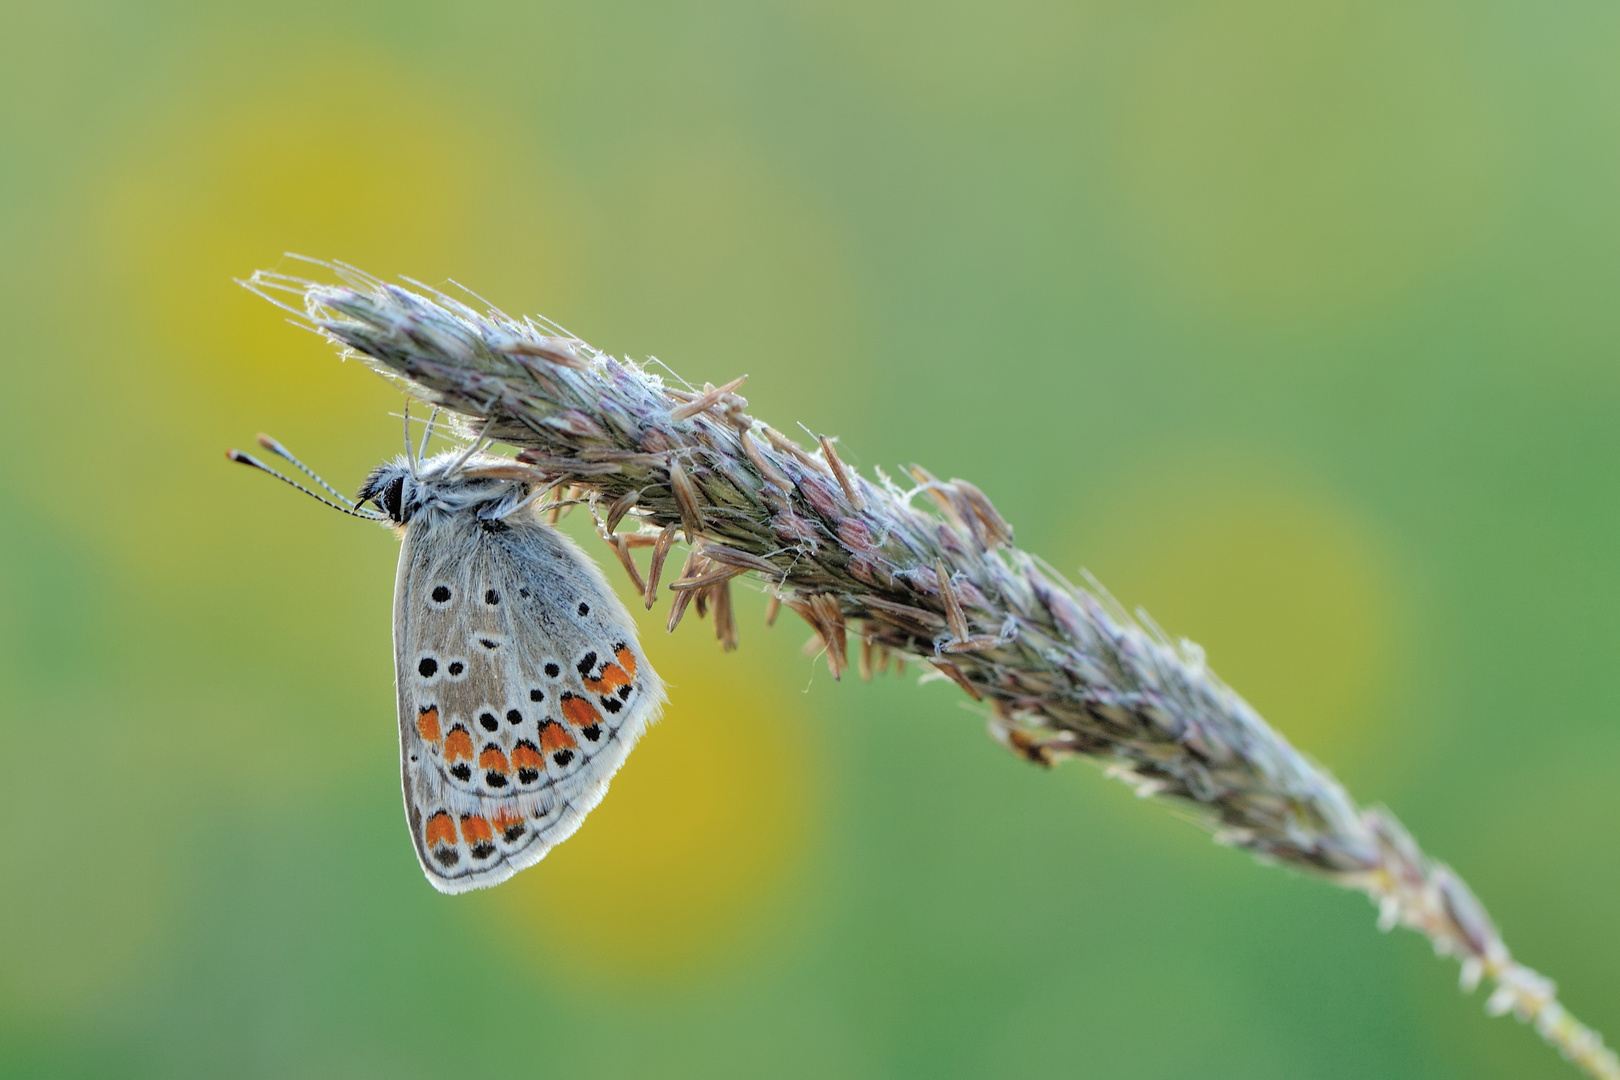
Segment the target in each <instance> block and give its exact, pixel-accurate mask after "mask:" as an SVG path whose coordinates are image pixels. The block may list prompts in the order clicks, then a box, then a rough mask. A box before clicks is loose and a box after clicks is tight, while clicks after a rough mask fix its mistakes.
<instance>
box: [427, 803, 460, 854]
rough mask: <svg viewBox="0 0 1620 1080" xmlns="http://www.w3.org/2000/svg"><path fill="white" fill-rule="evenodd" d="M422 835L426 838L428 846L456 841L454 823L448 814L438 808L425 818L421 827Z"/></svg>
mask: <svg viewBox="0 0 1620 1080" xmlns="http://www.w3.org/2000/svg"><path fill="white" fill-rule="evenodd" d="M422 835H423V836H425V837H426V838H427V844H428V847H432V846H433V845H434V844H454V843H455V842H456V823H455V822H453V821H451V820H450V815H449V814H447V813H445V812H444V811H443V810H440V811H439V812H438V813H437V814H434V815H433V816H432V817H430V818H428V819H427V824H426V825H425V826H423V828H422Z"/></svg>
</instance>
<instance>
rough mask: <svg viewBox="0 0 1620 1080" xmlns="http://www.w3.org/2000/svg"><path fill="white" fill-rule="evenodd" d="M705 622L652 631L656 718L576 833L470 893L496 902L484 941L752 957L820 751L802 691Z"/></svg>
mask: <svg viewBox="0 0 1620 1080" xmlns="http://www.w3.org/2000/svg"><path fill="white" fill-rule="evenodd" d="M655 614H656V615H660V616H664V617H667V609H666V608H665V606H664V605H660V607H659V610H658V611H657V612H655ZM708 630H709V626H708V624H707V623H699V622H696V621H695V620H693V619H692V616H691V613H690V612H689V613H688V615H687V622H686V623H684V624H683V625H682V626H681V628H680V629H679V631H677V633H676V634H675V635H673V636H672V637H666V636H663V635H662V633H661V632H657V636H653V635H652V634H648V640H647V641H646V644H647V645H648V651H649V652H650V654H651V659H652V661H653V662H654V663H655V664H656V665H658V669H659V672H660V674H661V675H662V676H663V678H664V679H665V681H666V682H667V683H669V684H670V703H669V705H668V706H667V707H666V709H665V711H664V719H663V720H662V721H661V722H660V723H658V724H657V725H656V726H654V727H653V728H652V730H651V731H649V732H648V733H647V734H646V735H645V736H644V737H643V738H642V740H641V742H640V743H639V744H638V745H637V747H636V749H635V751H634V753H632V754H631V755H630V759H629V761H628V762H627V763H626V764H625V766H624V768H623V769H622V770H621V772H620V774H619V776H618V777H617V778H616V779H615V780H614V781H613V786H612V789H611V790H610V791H609V792H608V796H607V798H606V799H604V800H603V801H602V804H601V806H599V807H597V809H596V810H595V811H593V812H592V814H591V816H590V817H589V818H588V819H586V821H585V824H584V826H583V827H582V828H581V829H580V831H579V832H578V833H577V834H576V835H575V836H574V837H573V838H572V839H570V840H568V841H567V842H566V843H564V844H563V845H562V846H560V847H559V848H557V850H556V851H554V852H552V853H551V854H550V855H548V856H547V857H546V859H545V860H544V861H543V862H541V863H540V865H539V866H537V867H535V868H534V869H532V870H528V871H525V872H524V873H522V874H519V875H518V876H517V877H515V878H513V879H512V880H511V881H509V882H506V883H505V884H503V885H500V886H498V887H497V888H496V889H494V890H493V891H492V892H490V893H482V894H478V895H477V896H475V897H474V898H472V899H471V900H470V902H471V903H475V904H480V905H484V904H487V905H492V906H493V907H495V908H498V909H499V910H498V912H491V915H492V917H491V918H489V919H488V920H487V922H486V923H485V925H487V926H488V927H490V928H491V929H492V930H497V931H498V932H499V937H498V938H496V939H494V940H492V941H491V945H492V946H493V947H495V948H498V949H500V950H502V951H503V952H505V951H507V950H512V949H516V950H517V951H519V952H520V953H523V954H525V955H526V956H527V958H528V959H530V960H532V961H534V967H533V970H536V971H547V972H548V973H551V972H555V971H556V965H557V964H559V963H561V964H563V965H565V966H566V969H567V973H568V975H569V976H570V977H572V978H584V979H591V980H608V981H613V980H623V979H632V980H639V979H647V978H657V977H660V976H666V975H673V974H677V973H685V972H691V971H694V970H713V969H718V968H727V967H734V966H738V965H746V964H747V963H748V962H749V960H750V957H751V954H753V953H754V952H756V951H757V950H759V949H760V948H761V947H762V946H763V945H764V944H765V942H766V940H767V938H768V937H769V938H773V939H774V938H775V937H776V935H774V934H768V933H767V931H769V930H770V929H772V928H773V927H778V926H779V924H780V922H781V920H782V919H783V918H784V917H786V910H785V909H786V908H787V907H788V906H789V893H790V890H789V888H788V886H789V885H790V883H791V881H792V878H793V876H794V871H796V870H799V869H801V868H802V865H803V862H804V860H805V857H806V855H807V853H808V849H809V839H810V834H809V827H810V821H811V805H810V803H811V793H812V790H813V788H814V783H813V773H814V766H813V764H812V755H813V754H814V752H815V751H814V748H813V747H812V746H811V745H810V743H809V739H808V733H807V727H806V723H805V720H804V717H803V716H802V715H801V714H800V711H799V708H800V707H799V705H798V703H797V695H795V694H794V693H793V692H792V690H791V689H786V690H784V689H783V686H784V684H782V683H780V682H776V681H773V680H771V679H770V678H769V676H768V675H763V674H760V673H758V672H757V671H755V670H754V669H753V668H751V667H750V660H749V658H748V657H747V655H746V654H745V653H733V654H730V655H726V654H722V653H721V652H720V650H719V646H718V645H717V644H716V643H715V642H714V641H713V640H712V638H710V637H709V635H708ZM744 647H745V648H746V645H745V646H744ZM754 662H755V663H756V664H757V659H756V660H755V661H754Z"/></svg>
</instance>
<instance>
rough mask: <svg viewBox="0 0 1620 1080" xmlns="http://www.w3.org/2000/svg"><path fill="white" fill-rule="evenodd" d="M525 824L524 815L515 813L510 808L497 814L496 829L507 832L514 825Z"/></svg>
mask: <svg viewBox="0 0 1620 1080" xmlns="http://www.w3.org/2000/svg"><path fill="white" fill-rule="evenodd" d="M521 824H523V815H522V814H514V813H512V811H510V810H500V811H497V812H496V814H495V831H496V832H505V831H506V830H507V829H510V828H511V827H512V826H514V825H521Z"/></svg>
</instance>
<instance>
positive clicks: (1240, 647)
mask: <svg viewBox="0 0 1620 1080" xmlns="http://www.w3.org/2000/svg"><path fill="white" fill-rule="evenodd" d="M1134 479H1135V481H1136V482H1135V483H1134V484H1132V486H1131V487H1130V488H1129V489H1127V490H1126V492H1122V493H1120V494H1118V495H1116V496H1115V498H1114V499H1112V500H1108V501H1105V502H1104V503H1103V504H1102V505H1101V506H1100V507H1099V508H1098V509H1097V510H1096V511H1094V512H1093V513H1092V514H1091V515H1090V516H1089V517H1090V520H1092V521H1095V522H1098V523H1099V524H1098V525H1096V526H1094V527H1092V528H1091V529H1089V530H1086V532H1087V534H1088V536H1089V539H1088V540H1087V542H1086V543H1085V545H1084V551H1083V553H1082V554H1083V557H1082V558H1081V559H1079V560H1073V559H1071V560H1070V563H1071V564H1072V563H1073V562H1075V561H1079V562H1082V563H1084V564H1085V565H1087V566H1089V567H1090V568H1091V569H1092V570H1093V572H1095V573H1096V574H1097V576H1098V578H1099V579H1100V580H1101V581H1102V582H1103V584H1104V585H1105V586H1107V587H1108V588H1109V589H1110V590H1111V591H1112V592H1113V593H1114V594H1115V595H1116V596H1117V597H1118V598H1119V599H1120V601H1121V602H1122V603H1124V604H1125V605H1126V607H1127V608H1129V609H1132V610H1134V609H1135V608H1136V607H1137V606H1141V607H1144V608H1146V609H1147V612H1148V614H1149V615H1151V616H1152V617H1153V619H1154V621H1156V622H1157V623H1159V625H1161V626H1162V627H1163V628H1164V629H1165V631H1166V632H1167V633H1169V634H1170V635H1171V636H1173V637H1187V638H1190V639H1192V640H1193V641H1196V642H1198V643H1199V644H1200V645H1202V646H1204V648H1205V650H1206V651H1207V653H1208V657H1209V663H1210V667H1211V668H1213V669H1214V670H1215V671H1216V672H1217V673H1218V674H1219V675H1220V676H1221V678H1222V679H1224V680H1225V681H1226V682H1227V683H1228V684H1229V685H1231V686H1232V687H1233V689H1235V690H1236V691H1237V692H1238V693H1239V694H1241V695H1243V697H1244V698H1246V699H1247V700H1248V701H1249V702H1250V704H1252V705H1254V707H1255V708H1257V709H1258V710H1260V713H1261V715H1263V716H1264V717H1265V718H1266V719H1267V721H1269V722H1270V723H1271V724H1272V725H1273V726H1274V727H1276V728H1277V729H1278V730H1280V731H1281V732H1282V733H1283V734H1284V735H1286V736H1287V737H1288V738H1289V740H1290V741H1291V742H1293V743H1294V744H1295V745H1296V746H1298V747H1299V748H1300V749H1302V750H1305V751H1306V752H1308V753H1310V754H1312V755H1314V756H1317V757H1319V758H1321V759H1322V760H1324V761H1325V762H1327V763H1328V764H1329V765H1330V766H1331V765H1333V764H1334V763H1337V762H1345V761H1350V760H1353V759H1354V758H1356V757H1357V756H1359V755H1365V754H1369V753H1372V752H1374V751H1375V750H1376V749H1377V747H1378V745H1379V741H1380V733H1381V730H1382V725H1383V723H1384V718H1383V716H1382V714H1381V713H1379V712H1377V711H1375V709H1374V706H1375V704H1376V703H1377V702H1378V699H1379V694H1380V692H1381V691H1382V690H1383V689H1384V687H1385V686H1386V685H1387V684H1388V681H1389V679H1390V676H1391V667H1392V664H1393V661H1394V655H1395V649H1394V640H1393V639H1394V634H1395V628H1394V624H1395V621H1396V608H1397V606H1398V601H1397V599H1396V597H1395V595H1394V591H1393V586H1392V585H1391V583H1390V575H1389V572H1388V571H1387V569H1386V563H1385V559H1384V558H1383V556H1382V553H1381V551H1380V549H1379V546H1378V545H1377V544H1376V543H1375V542H1374V541H1373V539H1372V538H1371V536H1370V535H1369V531H1368V529H1367V527H1366V525H1365V524H1364V523H1363V522H1360V521H1358V520H1357V519H1356V518H1355V517H1354V515H1353V514H1351V513H1350V512H1348V511H1347V510H1345V509H1344V508H1342V507H1340V506H1336V505H1334V504H1333V503H1332V502H1330V501H1328V500H1326V499H1324V498H1321V497H1319V496H1317V495H1316V494H1314V493H1311V492H1310V490H1309V488H1308V487H1307V486H1306V485H1305V484H1303V483H1301V482H1299V481H1298V480H1296V479H1295V478H1291V477H1288V476H1286V475H1283V474H1280V473H1278V472H1277V471H1275V470H1270V469H1267V468H1265V467H1264V466H1256V465H1254V464H1253V463H1248V464H1247V465H1245V464H1244V463H1225V464H1224V465H1215V466H1213V467H1208V468H1207V469H1205V470H1197V471H1195V472H1194V473H1193V475H1187V472H1186V467H1185V463H1180V462H1178V463H1177V465H1176V466H1175V467H1174V469H1173V470H1166V471H1165V472H1163V473H1154V474H1147V475H1143V476H1139V477H1136V478H1134Z"/></svg>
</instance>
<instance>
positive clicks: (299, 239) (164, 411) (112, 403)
mask: <svg viewBox="0 0 1620 1080" xmlns="http://www.w3.org/2000/svg"><path fill="white" fill-rule="evenodd" d="M217 82H218V84H219V86H220V90H219V92H218V93H217V95H215V96H213V97H207V96H204V95H192V96H191V97H188V98H185V99H176V100H174V101H173V102H172V103H171V109H170V111H168V112H162V113H158V114H154V115H151V116H148V117H145V118H143V120H142V121H141V122H140V124H139V125H138V131H137V133H135V134H134V135H132V137H131V138H130V139H128V140H127V141H126V143H125V145H124V147H123V149H122V150H121V151H119V152H118V153H117V154H116V155H115V156H114V157H113V158H112V159H111V160H109V161H107V162H105V164H104V166H103V167H102V168H100V169H99V170H98V171H97V176H98V180H97V181H96V183H95V185H94V187H93V188H92V190H91V191H90V192H88V193H87V199H88V200H89V202H90V204H91V205H90V207H89V216H90V217H91V218H92V219H93V220H94V221H95V222H96V227H95V228H94V229H92V230H90V236H91V237H92V239H89V240H87V241H86V242H87V243H93V244H95V245H97V247H98V249H97V250H95V251H93V252H89V253H87V256H88V258H89V260H90V261H91V262H92V263H93V264H94V265H96V266H97V267H98V268H99V270H100V275H101V276H100V277H99V279H97V280H96V282H95V285H96V286H97V287H99V288H101V289H103V290H104V291H105V293H106V295H104V296H102V297H100V298H99V302H100V303H102V304H103V305H105V307H106V308H107V309H109V310H111V311H113V312H117V313H119V314H120V315H121V316H122V317H124V318H125V319H127V320H128V321H129V322H130V323H131V324H132V325H133V327H134V329H132V330H130V331H128V332H126V333H124V334H122V335H121V337H120V340H119V343H120V347H122V345H123V343H124V342H129V343H131V346H132V348H133V351H132V352H131V351H125V352H120V353H119V355H118V356H117V358H116V360H117V362H116V363H109V364H107V365H106V367H107V370H106V371H105V372H103V373H102V374H103V376H104V377H105V379H106V380H108V382H107V385H108V388H109V392H108V393H107V394H105V395H104V396H100V397H96V398H91V399H89V400H88V402H87V404H88V405H89V406H90V407H91V408H99V409H101V410H104V411H105V413H106V415H104V416H95V417H91V418H88V419H87V420H86V421H85V425H86V426H87V427H100V428H101V429H102V430H103V431H106V432H113V433H121V434H122V436H123V438H125V439H129V440H137V439H138V440H139V441H140V442H141V443H142V444H143V445H145V446H146V447H147V448H148V450H149V452H151V453H161V454H163V455H164V456H165V457H167V458H168V459H169V460H170V467H169V468H168V469H166V476H167V478H168V482H167V483H166V484H164V485H162V486H161V487H158V488H155V489H154V488H153V487H150V486H145V487H139V488H135V489H132V490H135V491H138V496H137V495H133V494H132V495H131V496H130V505H129V506H127V507H123V506H118V507H111V508H109V507H106V506H102V507H98V508H97V509H98V512H102V513H105V512H106V511H107V510H109V509H112V510H114V511H115V512H117V513H118V514H119V515H120V516H122V515H123V514H124V513H125V512H126V511H127V515H128V516H127V517H123V520H126V521H138V520H140V519H141V518H148V519H151V520H154V521H161V522H164V523H166V524H167V525H169V526H171V527H168V528H148V529H140V528H137V529H131V530H129V531H128V532H126V533H125V534H124V537H123V543H122V547H123V548H125V549H128V550H126V554H127V555H128V556H131V557H132V558H131V561H132V562H134V563H136V564H138V565H140V566H142V567H143V568H147V567H150V568H154V569H157V570H159V571H161V570H163V569H172V570H174V571H177V572H179V573H181V574H192V573H194V572H195V570H196V568H197V566H198V560H199V557H200V558H201V559H202V560H204V561H205V562H206V560H207V559H208V558H209V557H210V555H211V554H219V553H223V554H224V555H225V556H227V557H230V558H235V557H237V556H238V555H239V554H240V547H239V545H236V544H230V543H228V542H227V540H226V537H227V533H229V532H233V531H238V530H239V528H240V524H239V523H237V522H225V523H221V522H218V521H217V520H215V519H217V518H218V517H219V515H217V514H215V515H203V514H199V513H198V512H197V509H196V503H197V492H198V491H199V490H201V489H205V488H213V487H217V488H223V489H224V490H225V491H226V493H227V494H228V495H232V494H235V493H237V492H248V491H253V493H254V494H253V497H258V496H260V495H262V494H263V493H264V492H265V491H266V490H267V489H265V488H262V487H252V486H250V484H249V482H248V477H247V475H246V473H245V472H244V473H243V474H242V475H240V476H235V475H233V476H232V478H231V479H232V480H233V481H236V483H233V484H230V485H228V486H227V485H226V484H224V483H223V482H222V481H221V479H220V477H221V475H222V473H221V469H222V466H221V464H220V459H219V454H220V452H221V451H222V450H223V449H224V448H225V446H226V445H227V444H228V443H236V444H241V443H243V442H244V441H249V440H251V437H252V435H253V433H254V432H255V431H257V430H265V429H268V430H271V431H273V432H275V433H276V434H277V435H278V436H279V437H281V438H283V439H285V440H286V441H287V442H288V444H289V445H291V446H293V447H294V448H295V449H296V450H297V451H298V452H299V453H300V454H302V455H304V456H306V457H307V458H308V459H310V460H311V461H312V463H313V464H316V465H319V466H321V467H323V468H325V469H330V470H331V471H333V472H334V473H335V474H336V475H334V477H333V479H334V481H335V482H339V483H340V486H349V484H350V480H351V478H353V477H355V476H358V475H363V471H364V470H365V469H368V468H370V467H371V465H373V464H375V463H376V461H377V460H378V459H379V458H380V457H381V456H383V454H388V455H392V454H393V453H396V452H398V450H399V449H400V443H399V440H398V438H397V436H395V435H394V434H393V433H394V432H395V431H397V425H396V423H395V422H394V421H390V420H389V419H388V417H387V413H388V411H390V410H393V411H396V412H397V411H398V409H399V407H400V400H401V398H400V394H399V393H398V391H396V390H394V389H392V388H390V387H389V386H388V385H387V384H386V383H385V382H383V381H382V380H381V379H379V378H377V377H375V376H373V375H371V374H370V373H369V372H367V371H365V370H364V369H362V368H361V367H360V366H359V365H358V364H355V363H351V364H342V363H339V362H338V361H337V359H336V356H335V351H334V350H333V349H332V348H331V347H330V346H329V345H327V344H326V343H324V342H322V341H321V340H320V339H318V338H317V337H316V336H315V335H313V334H310V333H307V332H304V331H301V330H296V329H294V328H292V327H289V326H287V325H286V322H285V317H284V314H283V313H282V312H280V311H277V310H276V309H275V308H273V307H271V306H270V305H269V304H267V303H265V302H264V301H263V300H260V299H259V298H257V297H255V296H253V295H251V294H250V293H248V292H247V291H245V290H243V289H241V288H239V287H238V286H237V285H236V284H234V282H233V281H232V279H233V278H237V277H245V276H246V275H247V274H248V273H250V272H251V271H253V270H254V269H255V268H259V267H266V266H268V267H271V268H277V269H281V270H284V271H287V272H291V273H298V274H307V275H309V276H315V277H321V276H325V275H326V272H325V271H323V270H321V269H320V268H318V267H309V266H307V265H306V264H301V263H298V262H295V261H292V260H287V259H284V258H283V256H282V253H283V252H285V251H296V252H300V253H303V254H306V255H311V256H316V257H321V258H333V259H343V260H345V261H348V262H351V263H354V264H356V265H359V266H361V267H363V268H365V269H368V270H370V271H372V272H374V273H376V274H378V275H379V276H381V277H384V278H393V277H394V276H395V275H397V274H401V273H404V274H412V275H415V276H417V277H419V278H421V279H422V280H424V281H427V282H428V283H429V284H433V285H445V287H446V288H450V289H452V291H453V287H451V286H448V285H446V284H445V283H446V280H447V279H448V278H451V277H454V278H456V279H457V280H464V281H466V282H468V284H469V285H473V286H474V287H476V288H478V289H480V290H481V291H482V292H483V293H484V294H485V295H487V296H489V297H491V299H492V300H498V301H500V302H504V303H509V304H512V305H514V306H518V305H521V306H524V307H528V306H534V307H540V306H545V307H546V308H547V309H549V310H552V311H556V310H558V308H559V307H565V306H566V302H565V299H566V297H568V296H570V295H572V286H573V282H574V276H573V275H571V274H570V273H569V272H568V263H569V261H570V257H571V255H572V251H573V249H574V248H575V247H576V246H577V245H576V244H575V243H574V242H573V241H572V240H571V239H570V237H571V236H572V235H573V231H574V230H573V226H574V217H575V215H574V214H572V213H571V212H569V211H568V210H567V209H566V207H565V206H564V200H563V199H562V198H561V197H560V196H559V195H558V193H557V189H556V186H555V185H554V184H552V183H550V182H548V180H547V178H546V177H545V175H544V173H543V170H541V169H540V168H538V167H537V165H536V163H535V162H534V161H531V160H530V158H529V154H530V153H531V152H532V151H537V150H538V149H539V147H540V145H541V143H542V133H541V132H539V131H529V132H525V131H524V129H523V127H522V126H521V125H517V124H507V123H503V122H502V120H501V119H500V117H498V116H495V115H491V108H490V106H489V104H488V103H483V102H466V101H459V102H458V101H457V99H456V97H455V95H453V94H450V93H448V92H446V91H445V90H444V89H443V88H436V87H434V86H432V85H431V84H430V83H428V82H426V81H424V80H423V79H421V78H419V77H418V78H406V77H405V76H404V74H403V73H402V72H400V71H398V70H397V69H396V68H395V67H393V66H390V65H388V64H384V63H377V62H368V60H367V59H366V57H364V56H363V55H362V56H354V55H348V54H345V55H344V56H343V57H342V58H341V59H339V58H334V57H329V56H317V57H310V58H307V60H306V63H305V64H304V65H302V66H300V65H298V64H290V65H281V66H277V67H276V68H275V69H274V70H257V71H249V72H244V73H241V75H240V77H239V78H234V79H227V78H223V77H222V78H219V79H218V80H217ZM531 126H532V125H531ZM526 136H527V137H526ZM81 300H82V298H81ZM290 302H291V303H292V304H293V306H295V307H296V306H299V305H298V304H297V301H296V299H295V298H294V299H293V300H291V301H290ZM259 479H260V480H262V478H259ZM108 497H109V498H110V499H114V500H116V499H117V498H119V496H118V495H117V494H116V493H110V494H109V496H108ZM248 497H249V496H246V495H243V496H242V498H243V499H246V498H248ZM288 505H289V506H290V505H291V503H290V502H289V504H288ZM187 519H192V520H189V521H187V524H188V528H187V529H186V530H185V531H184V532H183V533H177V530H175V529H174V528H172V525H173V524H174V523H176V522H179V521H182V520H187ZM177 535H178V536H180V538H182V539H187V540H192V541H195V542H196V543H195V547H191V546H185V545H177V544H176V543H175V539H176V537H177ZM210 541H211V542H210Z"/></svg>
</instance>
